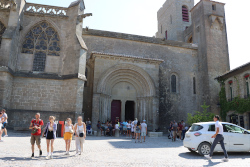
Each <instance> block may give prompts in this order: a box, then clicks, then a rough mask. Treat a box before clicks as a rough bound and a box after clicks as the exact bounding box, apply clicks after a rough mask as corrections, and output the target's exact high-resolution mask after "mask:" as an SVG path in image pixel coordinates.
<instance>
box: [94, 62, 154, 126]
mask: <svg viewBox="0 0 250 167" xmlns="http://www.w3.org/2000/svg"><path fill="white" fill-rule="evenodd" d="M96 94H98V95H99V96H100V98H99V105H100V106H99V120H101V121H103V122H104V121H106V120H111V118H114V116H112V111H111V110H112V102H114V101H121V118H120V120H122V121H124V120H125V119H126V117H125V116H126V115H127V118H130V119H132V118H138V119H139V120H140V121H142V120H143V119H146V120H147V123H148V125H154V124H156V121H157V118H156V116H155V114H156V112H157V110H158V106H157V105H158V102H157V100H158V99H157V98H156V90H155V85H154V82H153V80H152V79H151V77H150V76H149V74H148V73H147V72H146V71H144V70H143V69H142V68H140V67H138V66H136V65H131V64H118V65H116V66H113V67H111V68H109V69H108V70H107V71H105V72H103V73H102V74H101V77H100V78H99V80H98V84H97V87H96ZM96 100H97V99H96V97H95V96H94V98H93V102H94V103H97V101H96ZM126 103H127V110H133V111H131V112H132V114H131V112H130V111H127V114H126ZM132 103H133V105H134V109H132V108H131V107H132V106H133V105H132ZM129 113H130V114H129ZM152 128H153V127H152Z"/></svg>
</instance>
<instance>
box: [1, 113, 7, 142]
mask: <svg viewBox="0 0 250 167" xmlns="http://www.w3.org/2000/svg"><path fill="white" fill-rule="evenodd" d="M7 123H8V115H7V114H6V110H5V109H2V110H1V111H0V142H3V140H2V135H3V133H5V135H4V136H3V137H8V134H7V129H6V127H7Z"/></svg>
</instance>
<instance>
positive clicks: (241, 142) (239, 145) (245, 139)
mask: <svg viewBox="0 0 250 167" xmlns="http://www.w3.org/2000/svg"><path fill="white" fill-rule="evenodd" d="M225 127H226V129H227V134H228V137H229V145H230V151H235V152H241V151H249V148H250V135H249V134H248V133H247V134H245V133H244V132H245V130H244V129H242V128H240V127H239V126H235V125H232V124H225Z"/></svg>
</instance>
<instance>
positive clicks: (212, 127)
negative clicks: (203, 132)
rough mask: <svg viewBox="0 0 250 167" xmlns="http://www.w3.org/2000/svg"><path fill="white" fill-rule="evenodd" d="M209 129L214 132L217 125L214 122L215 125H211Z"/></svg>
mask: <svg viewBox="0 0 250 167" xmlns="http://www.w3.org/2000/svg"><path fill="white" fill-rule="evenodd" d="M208 131H210V132H211V131H212V132H214V131H215V125H214V124H213V125H209V128H208Z"/></svg>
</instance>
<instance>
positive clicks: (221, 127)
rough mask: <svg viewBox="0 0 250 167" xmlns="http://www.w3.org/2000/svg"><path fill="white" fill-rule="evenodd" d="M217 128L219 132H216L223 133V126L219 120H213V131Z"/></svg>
mask: <svg viewBox="0 0 250 167" xmlns="http://www.w3.org/2000/svg"><path fill="white" fill-rule="evenodd" d="M217 128H219V133H218V134H221V135H223V126H222V124H221V123H220V122H219V121H216V122H215V132H216V131H217Z"/></svg>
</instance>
